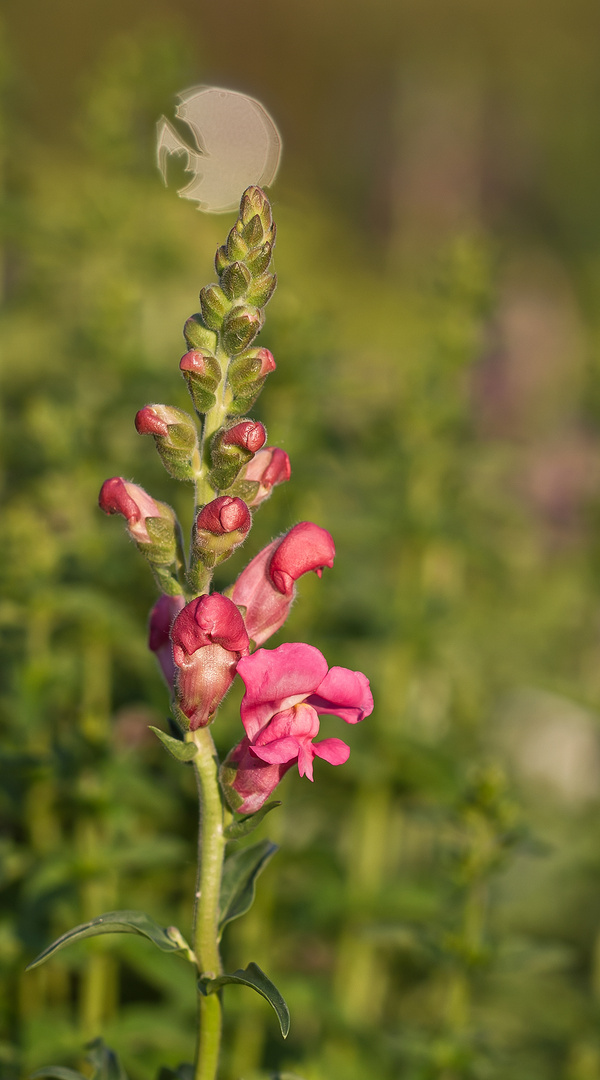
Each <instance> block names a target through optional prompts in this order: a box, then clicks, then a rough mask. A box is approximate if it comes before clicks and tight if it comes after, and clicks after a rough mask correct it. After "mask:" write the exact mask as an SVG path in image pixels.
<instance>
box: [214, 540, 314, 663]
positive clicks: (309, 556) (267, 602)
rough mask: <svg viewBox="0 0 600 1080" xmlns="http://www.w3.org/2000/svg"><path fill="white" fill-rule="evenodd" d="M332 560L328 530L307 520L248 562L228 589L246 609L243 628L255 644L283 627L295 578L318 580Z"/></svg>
mask: <svg viewBox="0 0 600 1080" xmlns="http://www.w3.org/2000/svg"><path fill="white" fill-rule="evenodd" d="M334 557H335V545H334V543H333V539H332V537H331V536H330V534H329V533H328V532H327V530H326V529H322V528H321V527H320V526H319V525H314V524H313V523H312V522H310V521H301V522H300V524H298V525H294V527H293V529H290V531H289V532H288V533H287V534H286V535H285V536H284V537H280V538H279V539H277V540H273V542H272V543H271V544H269V545H268V546H267V547H266V548H264V549H263V550H262V551H260V552H259V553H258V555H256V556H255V558H254V559H252V561H251V562H250V563H248V566H247V567H246V569H245V570H242V573H241V574H240V576H239V578H238V579H237V581H236V583H235V585H234V587H233V589H232V590H231V597H232V599H233V600H234V602H235V603H236V604H238V605H239V606H240V607H243V608H245V609H246V613H245V616H244V618H245V622H246V628H247V630H248V633H249V635H250V637H251V638H252V639H253V641H254V642H255V643H256V644H257V645H261V644H262V642H263V641H266V640H267V638H268V637H270V636H271V634H274V633H275V631H276V630H279V628H280V627H281V626H283V624H284V622H285V620H286V619H287V617H288V614H289V611H290V608H291V606H292V603H293V600H294V596H295V591H296V589H295V583H296V581H297V580H298V578H299V577H301V576H302V575H303V574H306V573H307V572H308V571H309V570H314V571H315V572H316V574H317V575H318V576H319V577H320V576H321V574H322V572H323V567H325V566H329V567H331V566H333V560H334Z"/></svg>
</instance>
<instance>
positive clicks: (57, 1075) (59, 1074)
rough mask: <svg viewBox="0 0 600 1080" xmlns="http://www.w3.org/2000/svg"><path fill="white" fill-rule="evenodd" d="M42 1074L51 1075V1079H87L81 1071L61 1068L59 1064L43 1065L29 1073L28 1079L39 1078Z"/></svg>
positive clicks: (38, 1079) (35, 1079)
mask: <svg viewBox="0 0 600 1080" xmlns="http://www.w3.org/2000/svg"><path fill="white" fill-rule="evenodd" d="M42 1076H48V1077H52V1078H53V1080H87V1077H86V1076H84V1075H83V1073H80V1072H75V1069H63V1068H61V1066H60V1065H44V1066H43V1068H41V1069H37V1070H36V1072H34V1073H31V1076H30V1077H29V1080H40V1078H41V1077H42Z"/></svg>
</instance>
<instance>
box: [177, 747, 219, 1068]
mask: <svg viewBox="0 0 600 1080" xmlns="http://www.w3.org/2000/svg"><path fill="white" fill-rule="evenodd" d="M186 739H187V740H189V741H192V742H194V743H195V745H196V746H197V747H198V754H197V755H196V757H195V758H194V769H195V772H196V780H197V783H198V796H199V801H200V828H199V832H198V877H197V888H196V903H195V909H194V930H193V949H194V952H195V954H196V958H197V962H198V969H199V972H200V974H201V975H208V976H209V977H210V978H213V979H214V978H216V977H217V976H218V975H220V974H222V967H221V957H220V954H219V897H220V891H221V874H222V870H223V859H224V855H225V843H226V841H225V836H224V831H223V804H222V801H221V792H220V788H219V781H218V759H217V754H216V751H215V746H214V743H213V740H212V736H211V734H210V731H209V729H208V728H199V729H198V730H197V731H193V732H189V733H188V735H187V736H186ZM220 1043H221V1001H220V998H219V995H218V994H210V995H209V996H208V997H204V995H203V994H200V993H198V1035H197V1044H196V1061H195V1065H194V1080H216V1076H217V1068H218V1064H219V1048H220Z"/></svg>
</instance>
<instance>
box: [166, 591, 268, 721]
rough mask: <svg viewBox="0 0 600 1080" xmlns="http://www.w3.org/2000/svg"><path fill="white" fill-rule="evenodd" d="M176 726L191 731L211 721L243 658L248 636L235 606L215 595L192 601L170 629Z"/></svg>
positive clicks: (223, 597)
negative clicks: (178, 725) (177, 724)
mask: <svg viewBox="0 0 600 1080" xmlns="http://www.w3.org/2000/svg"><path fill="white" fill-rule="evenodd" d="M171 641H172V644H173V662H174V665H175V698H176V702H177V707H178V708H177V720H178V722H179V723H180V724H181V725H182V727H183V728H184V729H189V730H190V731H195V730H196V729H197V728H200V727H206V725H207V724H209V723H210V721H211V720H212V718H213V716H214V714H215V712H216V710H217V709H218V707H219V705H220V703H221V701H222V700H223V698H224V697H225V694H226V693H227V691H228V690H229V687H230V686H231V684H232V682H233V679H234V677H235V670H236V666H237V663H238V661H239V659H240V658H241V657H242V656H246V655H247V654H248V647H249V641H248V634H247V633H246V628H245V626H244V620H243V619H242V616H241V615H240V613H239V611H238V609H237V608H236V606H235V604H234V603H233V602H232V601H231V600H228V599H227V597H226V596H221V594H220V593H211V594H210V595H207V594H205V595H203V596H197V597H196V598H195V599H194V600H192V601H190V603H189V604H186V606H185V607H184V608H183V609H182V610H181V611H180V612H179V614H178V615H177V617H176V619H175V621H174V623H173V626H172V628H171Z"/></svg>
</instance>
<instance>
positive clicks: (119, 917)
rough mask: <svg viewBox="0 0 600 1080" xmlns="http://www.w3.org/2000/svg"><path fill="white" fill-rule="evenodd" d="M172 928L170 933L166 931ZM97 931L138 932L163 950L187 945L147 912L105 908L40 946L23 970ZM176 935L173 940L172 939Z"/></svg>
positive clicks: (103, 932)
mask: <svg viewBox="0 0 600 1080" xmlns="http://www.w3.org/2000/svg"><path fill="white" fill-rule="evenodd" d="M170 931H172V933H171V932H170ZM99 934H141V936H142V937H146V938H148V939H149V941H151V942H152V943H153V944H154V945H156V946H157V948H159V949H162V951H163V952H184V951H185V949H186V948H187V946H185V947H184V945H182V944H181V942H182V940H183V939H182V937H181V934H180V933H179V931H178V930H177V931H175V929H174V928H171V927H167V928H165V927H163V926H159V925H158V923H155V922H154V920H153V919H151V918H150V916H149V915H145V914H144V912H143V911H108V912H107V913H106V914H105V915H98V917H97V918H96V919H92V920H91V922H87V923H82V924H81V925H80V926H75V927H74V929H73V930H67V933H66V934H63V935H62V937H59V938H57V940H56V941H54V942H53V943H52V945H49V946H48V948H47V949H44V951H43V952H41V953H40V955H39V956H36V958H35V960H32V962H31V963H30V964H28V966H27V968H26V970H27V971H31V969H32V968H34V967H37V966H38V964H43V963H44V961H45V960H47V959H48V958H49V957H50V956H52V955H53V954H54V953H55V952H58V950H59V949H63V948H64V947H65V945H70V944H71V943H72V942H74V941H81V940H82V939H83V938H88V937H98V935H99ZM175 935H177V939H175Z"/></svg>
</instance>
